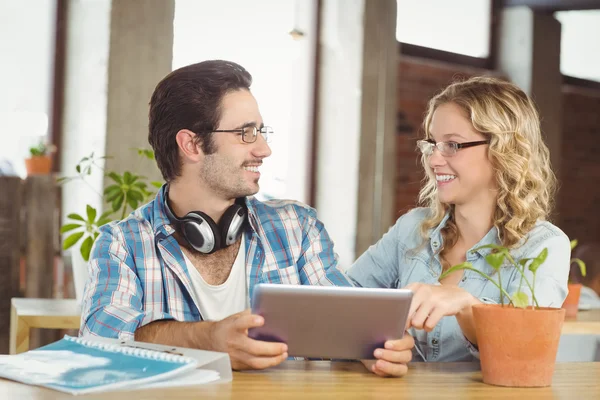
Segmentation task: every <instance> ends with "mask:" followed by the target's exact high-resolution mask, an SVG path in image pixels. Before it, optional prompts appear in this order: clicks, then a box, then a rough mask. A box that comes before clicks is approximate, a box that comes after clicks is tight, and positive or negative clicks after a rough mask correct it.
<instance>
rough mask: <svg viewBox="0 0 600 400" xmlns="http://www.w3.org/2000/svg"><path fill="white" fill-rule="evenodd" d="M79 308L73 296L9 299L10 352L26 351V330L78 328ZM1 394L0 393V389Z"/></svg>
mask: <svg viewBox="0 0 600 400" xmlns="http://www.w3.org/2000/svg"><path fill="white" fill-rule="evenodd" d="M80 319H81V310H80V307H79V305H77V301H76V300H75V299H24V298H13V299H11V307H10V349H9V352H10V354H16V353H22V352H24V351H27V350H29V330H30V329H31V328H46V329H79V321H80ZM0 393H1V392H0Z"/></svg>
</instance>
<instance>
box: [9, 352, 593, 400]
mask: <svg viewBox="0 0 600 400" xmlns="http://www.w3.org/2000/svg"><path fill="white" fill-rule="evenodd" d="M0 393H2V394H3V395H7V397H4V396H3V398H7V399H13V398H14V399H17V398H19V399H20V398H23V399H72V398H73V397H72V396H71V395H68V394H65V393H59V392H56V391H53V390H50V389H44V388H38V387H34V386H28V385H23V384H20V383H16V382H11V381H7V380H2V379H0ZM510 397H512V398H515V399H517V398H526V399H527V400H535V399H600V362H599V363H559V364H556V370H555V372H554V379H553V384H552V386H550V387H547V388H506V387H498V386H491V385H486V384H484V383H483V382H482V380H481V372H480V371H479V366H478V364H476V363H413V364H411V365H410V368H409V373H408V375H406V376H405V377H403V378H399V379H391V378H380V377H377V376H375V375H373V374H371V373H369V372H367V371H366V369H365V368H364V367H363V366H362V364H360V363H358V362H356V363H351V362H334V363H331V362H328V361H286V362H284V363H283V364H282V365H280V366H278V367H276V368H271V369H268V370H265V371H251V372H235V373H234V377H233V381H232V382H225V383H212V384H207V385H201V386H193V387H186V388H170V389H153V390H137V391H129V392H125V391H121V392H114V393H111V394H110V399H111V400H120V399H124V400H131V399H160V400H165V399H200V398H202V399H205V398H217V399H244V400H248V399H250V400H251V399H260V400H269V399H281V398H285V399H296V398H297V399H306V398H332V399H333V398H335V399H338V398H339V399H354V398H356V399H359V398H360V399H369V398H376V399H385V398H394V399H402V398H406V399H419V398H435V399H436V400H437V399H449V398H457V399H467V398H468V399H500V398H510ZM77 398H85V399H88V398H89V399H105V398H107V394H106V393H99V394H94V395H86V396H77Z"/></svg>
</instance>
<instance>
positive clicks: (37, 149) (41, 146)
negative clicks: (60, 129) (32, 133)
mask: <svg viewBox="0 0 600 400" xmlns="http://www.w3.org/2000/svg"><path fill="white" fill-rule="evenodd" d="M55 150H56V147H55V146H54V145H49V144H47V143H46V142H44V141H41V142H39V143H38V144H37V145H36V146H33V147H30V148H29V154H30V155H31V157H42V156H47V155H50V154H52V153H53V152H54V151H55Z"/></svg>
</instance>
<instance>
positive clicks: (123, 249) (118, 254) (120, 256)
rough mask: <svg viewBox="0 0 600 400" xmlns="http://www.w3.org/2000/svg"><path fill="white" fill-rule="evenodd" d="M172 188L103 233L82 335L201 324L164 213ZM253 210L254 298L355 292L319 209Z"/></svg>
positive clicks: (248, 236) (250, 266)
mask: <svg viewBox="0 0 600 400" xmlns="http://www.w3.org/2000/svg"><path fill="white" fill-rule="evenodd" d="M164 189H165V188H164V187H163V188H162V189H161V190H159V192H158V194H157V195H156V198H155V199H154V200H153V201H151V202H150V203H148V204H146V205H144V206H142V207H141V208H139V209H137V210H136V211H134V212H133V213H132V214H130V215H129V217H127V218H126V219H124V220H122V221H119V222H113V223H111V224H107V225H105V226H103V227H102V228H100V232H101V233H100V236H99V237H98V239H97V240H96V242H95V244H94V247H93V249H92V253H91V255H90V262H89V266H88V270H89V277H88V280H87V283H86V288H85V294H84V299H83V304H82V315H81V328H80V331H79V335H80V336H82V335H97V336H103V337H113V338H115V337H118V338H120V339H133V334H134V332H135V331H136V329H138V328H140V327H141V326H144V325H146V324H149V323H150V322H152V321H156V320H162V319H173V320H177V321H200V320H202V315H201V314H200V311H199V310H198V308H197V307H196V305H195V304H194V301H193V300H192V297H191V295H190V293H191V282H190V275H189V273H188V270H187V267H186V263H185V261H184V258H183V254H182V252H181V248H180V247H179V244H178V243H177V241H176V240H175V238H174V237H173V233H174V232H175V230H174V229H173V228H172V227H171V225H170V224H169V220H168V217H167V215H166V212H165V209H164V200H163V199H164ZM246 205H247V207H248V221H249V224H247V229H246V231H245V233H244V240H245V245H246V273H247V284H248V292H249V297H250V299H252V293H253V289H254V286H255V285H256V284H258V283H284V284H295V285H335V286H352V285H351V283H350V282H349V281H348V279H347V278H346V276H345V274H344V273H343V272H342V271H341V270H339V269H338V267H337V266H338V257H337V254H336V253H335V252H334V249H333V242H332V241H331V239H330V238H329V235H328V234H327V231H326V230H325V228H324V226H323V224H322V223H321V221H319V220H318V219H317V216H316V212H315V210H314V209H312V208H310V207H308V206H306V205H304V204H302V203H298V202H295V201H283V200H275V201H267V202H261V201H258V200H256V199H255V198H253V197H250V198H247V199H246Z"/></svg>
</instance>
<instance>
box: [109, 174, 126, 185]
mask: <svg viewBox="0 0 600 400" xmlns="http://www.w3.org/2000/svg"><path fill="white" fill-rule="evenodd" d="M108 176H109V177H110V178H111V179H112V180H113V181H115V182H117V183H118V184H119V185H122V184H123V178H121V176H120V175H119V174H117V173H116V172H110V173H109V174H108Z"/></svg>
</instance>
